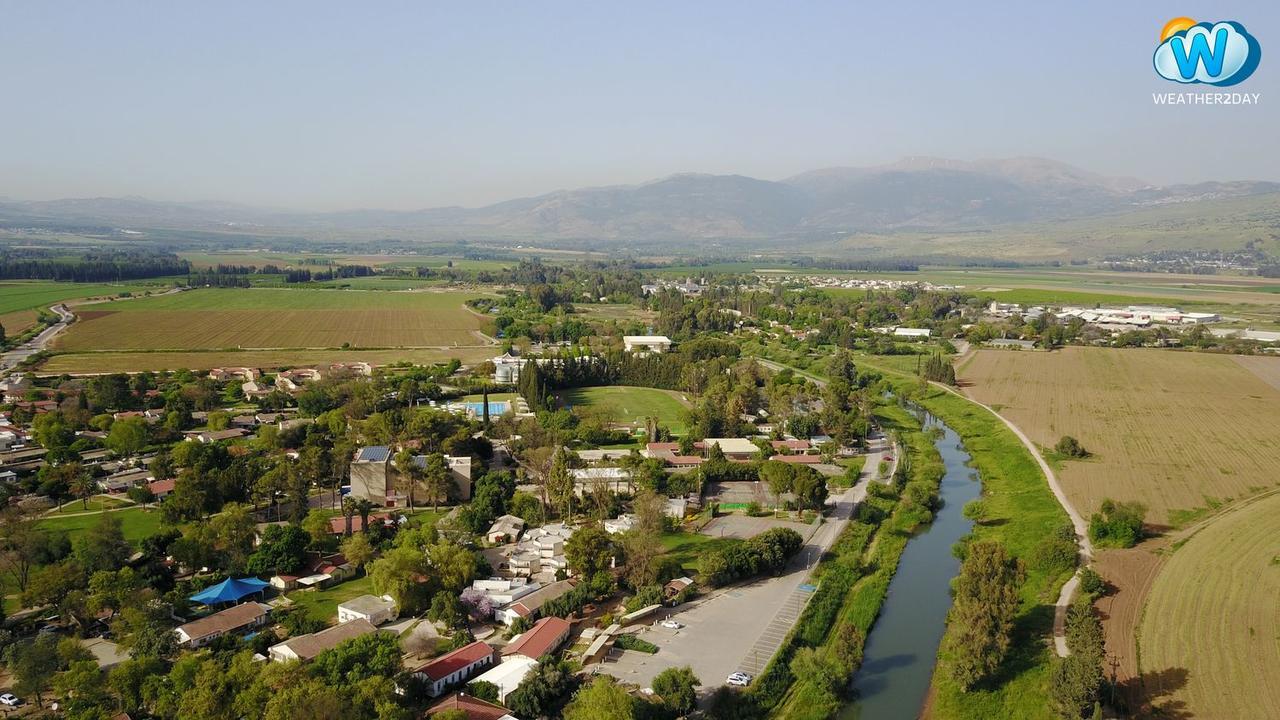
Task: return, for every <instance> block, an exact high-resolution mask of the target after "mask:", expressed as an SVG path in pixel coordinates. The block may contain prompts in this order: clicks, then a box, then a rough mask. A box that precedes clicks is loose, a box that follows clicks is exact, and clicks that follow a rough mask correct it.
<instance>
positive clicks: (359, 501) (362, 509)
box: [354, 498, 375, 532]
mask: <svg viewBox="0 0 1280 720" xmlns="http://www.w3.org/2000/svg"><path fill="white" fill-rule="evenodd" d="M354 504H355V510H356V512H357V513H359V514H360V527H361V532H369V513H370V512H372V511H373V508H374V507H375V506H374V504H373V503H371V502H369V501H368V500H367V499H365V498H356V501H355V503H354Z"/></svg>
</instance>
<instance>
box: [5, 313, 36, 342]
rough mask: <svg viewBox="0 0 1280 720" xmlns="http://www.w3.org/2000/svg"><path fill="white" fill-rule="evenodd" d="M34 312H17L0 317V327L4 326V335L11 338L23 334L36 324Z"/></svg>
mask: <svg viewBox="0 0 1280 720" xmlns="http://www.w3.org/2000/svg"><path fill="white" fill-rule="evenodd" d="M36 316H37V312H36V311H35V310H18V311H17V312H11V313H5V314H3V315H0V325H2V326H4V334H5V335H7V336H9V337H12V336H14V335H18V334H20V333H22V332H24V331H25V330H26V329H27V328H30V327H33V326H34V325H35V324H36Z"/></svg>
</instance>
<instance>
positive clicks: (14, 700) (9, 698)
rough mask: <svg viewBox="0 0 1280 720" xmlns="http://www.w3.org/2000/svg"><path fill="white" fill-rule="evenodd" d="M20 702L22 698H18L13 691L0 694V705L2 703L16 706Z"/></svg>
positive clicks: (6, 705)
mask: <svg viewBox="0 0 1280 720" xmlns="http://www.w3.org/2000/svg"><path fill="white" fill-rule="evenodd" d="M21 704H22V700H20V699H18V696H17V695H14V694H13V693H5V694H3V695H0V705H4V706H5V707H18V706H19V705H21Z"/></svg>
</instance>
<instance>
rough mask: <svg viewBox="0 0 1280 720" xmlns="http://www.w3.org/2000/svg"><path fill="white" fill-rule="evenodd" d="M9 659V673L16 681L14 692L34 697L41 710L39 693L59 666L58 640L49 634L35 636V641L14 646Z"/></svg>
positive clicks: (41, 696) (41, 704)
mask: <svg viewBox="0 0 1280 720" xmlns="http://www.w3.org/2000/svg"><path fill="white" fill-rule="evenodd" d="M9 657H10V660H9V663H8V664H9V671H10V672H11V673H13V677H14V679H15V680H16V681H17V682H16V684H15V685H14V690H16V691H17V692H18V693H19V694H21V695H29V696H33V697H35V699H36V704H37V705H39V706H40V707H42V708H43V707H44V697H43V695H42V694H41V693H43V692H44V689H45V688H46V687H48V686H49V684H50V683H51V682H52V680H53V676H54V674H55V673H57V672H58V666H59V664H60V661H59V658H58V638H57V637H55V636H54V635H51V634H41V635H37V636H36V638H35V640H31V641H29V642H26V643H23V644H21V645H15V646H14V647H13V649H12V650H11V651H10V654H9Z"/></svg>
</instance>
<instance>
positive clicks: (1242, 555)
mask: <svg viewBox="0 0 1280 720" xmlns="http://www.w3.org/2000/svg"><path fill="white" fill-rule="evenodd" d="M1277 598H1280V494H1270V495H1268V496H1267V497H1262V498H1258V499H1255V500H1252V501H1247V502H1244V503H1241V504H1240V505H1238V506H1236V507H1233V508H1231V509H1230V510H1227V511H1226V512H1225V513H1223V514H1222V515H1220V516H1218V517H1215V518H1212V519H1211V520H1210V521H1209V522H1207V523H1206V524H1205V526H1204V527H1203V529H1201V530H1199V531H1198V532H1196V533H1195V534H1194V535H1193V536H1192V537H1191V538H1190V539H1189V540H1188V541H1187V542H1186V544H1185V545H1183V546H1182V547H1180V548H1178V549H1177V550H1175V551H1173V553H1172V555H1170V556H1169V558H1168V560H1167V561H1166V562H1165V564H1164V568H1163V569H1162V570H1161V571H1160V574H1159V575H1158V576H1157V577H1156V579H1155V582H1154V583H1153V584H1152V586H1151V590H1150V593H1149V596H1148V600H1147V605H1146V608H1145V610H1144V613H1143V617H1142V630H1141V638H1142V640H1141V646H1142V670H1143V674H1142V686H1143V689H1144V690H1145V692H1146V694H1147V696H1148V698H1150V699H1151V701H1152V703H1153V705H1154V706H1155V709H1154V710H1153V711H1152V712H1151V713H1150V715H1151V716H1153V717H1176V718H1190V717H1194V718H1203V719H1207V720H1212V719H1215V718H1223V720H1227V719H1231V720H1234V719H1236V718H1276V717H1280V673H1278V672H1277V671H1276V668H1278V667H1280V642H1277V639H1278V638H1280V605H1278V604H1277Z"/></svg>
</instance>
